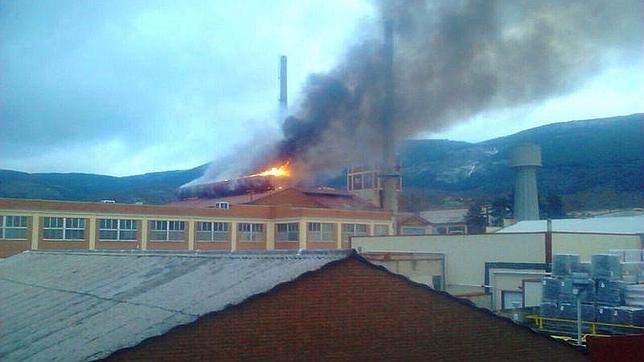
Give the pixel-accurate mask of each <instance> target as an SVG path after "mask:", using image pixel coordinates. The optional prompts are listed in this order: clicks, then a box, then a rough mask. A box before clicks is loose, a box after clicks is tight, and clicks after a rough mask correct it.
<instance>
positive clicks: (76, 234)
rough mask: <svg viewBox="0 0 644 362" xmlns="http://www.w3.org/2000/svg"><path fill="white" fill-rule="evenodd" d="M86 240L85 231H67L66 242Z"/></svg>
mask: <svg viewBox="0 0 644 362" xmlns="http://www.w3.org/2000/svg"><path fill="white" fill-rule="evenodd" d="M84 238H85V230H77V229H71V230H69V229H68V230H65V240H82V239H84Z"/></svg>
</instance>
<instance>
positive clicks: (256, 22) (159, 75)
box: [0, 0, 644, 176]
mask: <svg viewBox="0 0 644 362" xmlns="http://www.w3.org/2000/svg"><path fill="white" fill-rule="evenodd" d="M375 16H376V11H375V9H373V7H372V6H371V3H370V2H369V1H358V0H353V1H347V0H320V1H313V0H312V1H274V0H272V1H261V0H260V1H133V0H127V1H116V0H111V1H80V0H78V1H63V0H57V1H42V0H40V1H27V0H20V1H0V169H13V170H19V171H26V172H88V173H100V174H108V175H116V176H122V175H132V174H141V173H145V172H152V171H165V170H173V169H186V168H192V167H195V166H198V165H200V164H203V163H206V162H208V161H210V160H213V159H217V158H219V157H223V156H226V155H228V154H229V153H230V152H231V150H236V152H237V151H238V150H239V147H238V146H239V145H240V144H244V143H245V142H248V140H249V139H253V138H256V137H262V135H275V134H277V133H278V128H279V124H280V123H281V120H280V119H279V116H278V113H277V109H278V104H277V99H278V89H279V88H278V86H279V84H278V82H279V80H278V60H279V55H281V54H286V55H287V56H288V61H289V97H290V100H291V105H293V107H294V106H295V105H296V104H297V99H298V92H299V90H300V88H301V86H302V84H303V83H304V81H305V79H306V77H307V75H308V74H310V73H313V72H323V71H326V70H329V69H331V68H332V67H333V66H334V64H336V61H337V60H338V58H339V57H340V56H341V55H342V54H343V51H344V50H345V49H346V48H347V46H348V45H350V44H351V43H352V42H353V41H355V39H356V33H359V30H360V26H361V24H364V22H365V21H368V20H369V19H372V18H374V17H375ZM643 65H644V61H643V60H642V59H634V60H631V61H630V62H628V63H623V62H622V63H618V62H615V63H614V64H613V65H612V66H611V67H609V68H607V69H605V70H603V71H602V72H601V73H599V74H597V76H596V77H593V78H589V79H588V80H587V82H586V83H585V84H584V86H583V87H582V88H581V89H578V90H577V91H575V92H574V93H572V94H569V95H566V96H564V97H561V98H556V99H551V100H548V101H546V102H544V103H542V104H533V105H530V106H523V107H522V108H518V109H505V110H501V111H495V112H492V113H487V114H482V115H479V116H477V117H475V118H474V119H471V120H463V122H462V123H461V124H460V125H457V126H454V127H453V128H452V129H448V130H438V131H437V130H427V132H426V133H423V134H420V135H418V136H419V137H434V138H450V139H454V140H465V141H481V140H485V139H489V138H493V137H498V136H503V135H507V134H511V133H514V132H517V131H520V130H522V129H526V128H530V127H535V126H538V125H542V124H547V123H552V122H559V121H566V120H573V119H586V118H596V117H604V116H614V115H624V114H631V113H636V112H642V111H644V106H643V105H642V98H643V97H642V95H644V71H642V67H643ZM236 146H237V147H236Z"/></svg>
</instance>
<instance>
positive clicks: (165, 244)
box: [0, 188, 393, 257]
mask: <svg viewBox="0 0 644 362" xmlns="http://www.w3.org/2000/svg"><path fill="white" fill-rule="evenodd" d="M391 230H393V218H392V214H391V212H388V211H384V210H381V209H379V208H377V207H375V206H373V205H371V204H370V203H368V202H365V201H363V200H360V199H359V198H357V197H355V196H353V195H351V194H349V193H347V192H340V191H334V190H328V189H312V190H302V189H296V188H287V189H283V190H273V191H268V192H264V193H260V194H250V195H249V194H247V195H236V196H229V197H224V198H220V199H192V200H190V199H188V200H181V201H177V202H175V203H172V204H169V205H159V206H152V205H131V204H115V203H91V202H67V201H43V200H22V199H0V257H7V256H10V255H13V254H16V253H19V252H22V251H25V250H30V249H31V250H38V249H85V250H106V249H119V250H135V249H138V250H280V249H345V248H349V246H350V244H349V240H350V238H351V237H353V236H356V235H388V234H389V233H390V232H391Z"/></svg>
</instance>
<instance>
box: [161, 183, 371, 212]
mask: <svg viewBox="0 0 644 362" xmlns="http://www.w3.org/2000/svg"><path fill="white" fill-rule="evenodd" d="M220 201H226V202H229V203H230V204H231V205H239V204H245V205H264V206H291V207H308V208H326V209H346V210H380V208H378V207H377V206H375V205H373V204H372V203H370V202H369V201H366V200H363V199H361V198H359V197H357V196H355V195H353V194H351V193H349V192H347V191H342V190H331V189H300V188H296V187H289V188H285V189H283V190H273V191H268V192H263V193H258V194H252V195H250V194H246V195H235V196H227V197H220V198H216V199H205V198H204V199H187V200H181V201H174V202H172V203H170V204H169V206H177V207H195V208H208V207H213V206H214V205H215V203H217V202H220Z"/></svg>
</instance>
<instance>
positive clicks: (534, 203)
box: [509, 143, 541, 221]
mask: <svg viewBox="0 0 644 362" xmlns="http://www.w3.org/2000/svg"><path fill="white" fill-rule="evenodd" d="M509 161H510V162H509V163H510V167H511V168H513V169H514V170H515V178H514V218H515V219H516V220H517V221H521V220H539V195H538V193H537V168H539V167H541V147H539V145H535V144H532V143H521V144H518V145H516V146H515V147H514V148H513V149H512V150H511V151H510V160H509Z"/></svg>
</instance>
